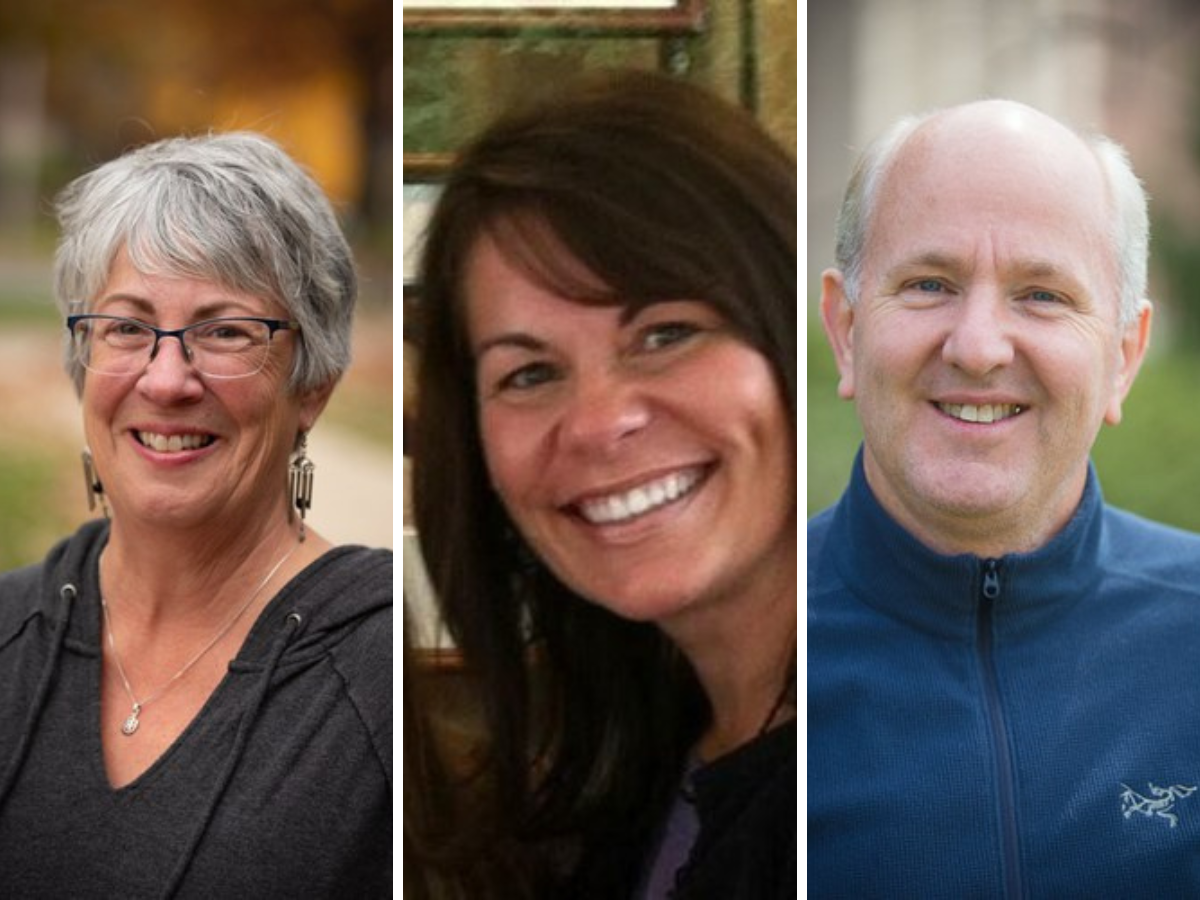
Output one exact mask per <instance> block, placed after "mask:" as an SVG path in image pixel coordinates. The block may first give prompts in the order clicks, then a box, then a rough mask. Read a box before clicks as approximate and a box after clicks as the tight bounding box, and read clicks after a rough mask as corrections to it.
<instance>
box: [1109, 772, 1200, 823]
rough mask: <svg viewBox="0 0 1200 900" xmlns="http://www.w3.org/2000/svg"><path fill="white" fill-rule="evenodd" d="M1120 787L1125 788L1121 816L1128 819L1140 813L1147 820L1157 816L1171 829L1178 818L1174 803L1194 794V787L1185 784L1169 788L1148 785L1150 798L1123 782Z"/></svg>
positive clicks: (1122, 794)
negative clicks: (1168, 824) (1165, 821)
mask: <svg viewBox="0 0 1200 900" xmlns="http://www.w3.org/2000/svg"><path fill="white" fill-rule="evenodd" d="M1121 787H1123V788H1125V790H1124V791H1123V792H1122V793H1121V814H1122V815H1123V816H1125V818H1127V819H1128V818H1129V817H1130V816H1132V815H1133V814H1134V813H1141V814H1142V815H1143V816H1146V817H1147V818H1151V817H1153V816H1158V817H1159V818H1161V819H1166V820H1167V822H1169V823H1170V825H1171V827H1172V828H1174V827H1175V826H1176V825H1178V824H1179V817H1178V816H1177V815H1175V812H1174V810H1175V801H1176V800H1182V799H1183V798H1184V797H1190V796H1191V795H1192V794H1194V793H1195V792H1196V788H1195V786H1192V787H1189V786H1187V785H1186V784H1176V785H1172V786H1171V787H1169V788H1163V787H1158V785H1155V784H1150V785H1149V789H1150V796H1149V797H1144V796H1142V795H1141V794H1139V793H1138V792H1137V791H1135V790H1134V789H1133V788H1131V787H1130V786H1129V785H1127V784H1125V783H1124V782H1122V783H1121Z"/></svg>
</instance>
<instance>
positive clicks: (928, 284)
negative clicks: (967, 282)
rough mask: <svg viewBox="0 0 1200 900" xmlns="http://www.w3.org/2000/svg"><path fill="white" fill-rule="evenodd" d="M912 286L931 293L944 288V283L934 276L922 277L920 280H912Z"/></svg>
mask: <svg viewBox="0 0 1200 900" xmlns="http://www.w3.org/2000/svg"><path fill="white" fill-rule="evenodd" d="M912 287H913V289H914V290H918V291H921V292H922V293H925V294H933V293H936V292H938V291H941V290H944V289H945V285H943V284H942V283H941V282H940V281H938V280H937V279H936V278H922V279H921V280H920V281H914V282H913V284H912Z"/></svg>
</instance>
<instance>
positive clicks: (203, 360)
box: [71, 316, 271, 378]
mask: <svg viewBox="0 0 1200 900" xmlns="http://www.w3.org/2000/svg"><path fill="white" fill-rule="evenodd" d="M71 334H72V340H73V343H74V348H75V354H76V358H77V359H78V360H79V361H80V363H82V364H83V366H84V367H85V368H86V369H87V370H88V371H90V372H96V373H98V374H102V375H131V374H133V373H135V372H140V371H141V370H142V369H144V368H145V367H146V366H147V365H148V364H149V362H150V360H151V358H152V354H153V355H157V353H161V352H163V342H165V341H169V340H172V339H174V338H175V335H158V334H156V333H155V330H154V329H153V328H151V327H150V326H148V325H145V324H143V323H141V322H137V321H135V320H133V319H122V318H115V317H114V318H105V317H100V316H98V317H94V318H87V319H82V320H80V321H78V322H76V323H75V326H74V328H73V330H72V333H71ZM179 337H180V338H181V339H182V341H183V346H184V350H185V351H186V355H187V357H188V361H189V362H190V363H191V364H192V366H193V367H195V369H196V371H198V372H200V373H201V374H202V375H209V376H212V377H214V378H241V377H243V376H246V375H253V374H255V373H256V372H258V371H259V370H260V369H262V367H263V365H264V364H265V363H266V361H267V356H268V355H269V353H270V346H271V327H270V326H269V325H268V324H267V323H266V322H260V321H257V320H255V319H237V318H230V319H214V320H212V321H210V322H198V323H196V324H195V325H192V326H190V327H189V328H187V329H184V331H183V333H182V335H179ZM156 342H157V350H156V349H155V345H156Z"/></svg>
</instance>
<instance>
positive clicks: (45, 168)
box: [0, 0, 393, 570]
mask: <svg viewBox="0 0 1200 900" xmlns="http://www.w3.org/2000/svg"><path fill="white" fill-rule="evenodd" d="M391 84H392V10H391V4H390V3H388V2H385V0H172V2H170V3H160V2H156V0H120V2H105V0H38V2H3V3H0V570H3V569H7V568H10V567H12V566H16V565H19V564H24V563H29V562H34V561H37V560H40V559H41V558H42V557H43V556H44V555H45V553H46V551H47V550H48V549H49V548H50V546H51V545H52V544H53V543H54V542H55V541H56V540H58V539H59V538H61V537H63V536H65V535H66V534H68V533H69V532H70V531H73V530H74V529H75V527H77V525H78V524H79V523H81V522H82V521H84V519H85V518H87V515H88V514H87V506H86V503H85V499H84V498H85V495H84V489H83V481H82V474H81V473H82V470H81V468H80V463H79V454H80V451H81V449H82V429H81V427H80V425H79V418H80V417H79V409H78V404H77V402H76V400H75V397H74V393H73V392H72V391H71V389H70V387H69V385H68V382H67V378H66V376H65V374H64V373H63V371H62V368H61V366H60V362H59V361H60V356H61V337H62V333H63V326H62V323H61V320H60V318H59V316H58V313H57V312H56V310H55V307H54V303H53V300H52V293H51V281H50V278H51V276H50V266H51V256H52V254H53V250H54V243H55V239H56V234H55V222H54V218H53V215H52V212H51V201H52V198H53V197H54V195H55V194H56V193H57V191H58V190H59V188H61V187H62V186H63V185H64V184H66V182H68V181H69V180H71V179H72V178H74V177H75V176H76V175H79V174H81V173H82V172H84V171H86V170H88V169H90V168H93V167H94V166H96V165H97V164H99V163H102V162H104V161H105V160H108V159H110V158H112V157H114V156H116V155H119V154H120V153H121V152H122V151H124V150H127V149H130V148H133V147H136V146H139V145H141V144H144V143H147V142H149V141H153V140H157V139H159V138H163V137H168V136H171V135H174V134H180V133H187V134H196V133H205V132H209V131H229V130H234V129H252V130H256V131H261V132H263V133H265V134H267V135H269V136H270V137H272V138H274V139H275V140H276V141H278V142H279V143H281V144H282V145H283V146H284V148H285V149H287V150H288V151H289V152H290V153H291V154H292V155H293V156H294V157H296V158H297V159H298V160H299V161H300V162H301V163H302V164H303V165H305V166H306V167H307V168H308V169H309V170H310V171H311V172H312V173H313V174H314V176H315V177H316V178H317V180H318V181H319V182H320V183H321V185H322V186H323V187H324V188H325V190H326V192H327V193H328V194H329V195H330V197H331V198H332V199H333V201H334V204H335V206H336V207H337V208H338V211H339V213H340V214H341V217H342V220H343V223H344V225H345V227H346V229H347V233H348V235H349V237H350V239H351V242H352V244H353V245H354V247H355V253H356V257H357V260H358V263H359V266H360V270H361V276H362V296H361V301H360V306H359V313H358V324H357V329H356V337H355V361H354V363H353V365H352V367H351V369H350V371H349V372H348V373H347V376H346V378H345V380H344V381H343V383H342V384H341V386H340V387H339V388H338V390H337V391H336V392H335V394H334V397H333V400H332V402H331V404H330V406H329V408H328V411H327V412H326V414H325V416H324V418H323V419H322V420H321V422H320V423H319V424H318V425H317V427H316V429H315V430H314V432H313V434H312V437H311V439H310V451H309V455H310V457H311V458H312V459H313V461H314V463H315V464H316V466H317V469H316V480H315V490H314V504H313V510H312V513H311V516H310V519H309V521H310V523H311V524H312V526H313V527H315V528H317V529H318V530H319V531H321V532H323V533H324V534H326V536H328V537H330V538H331V539H333V540H335V541H338V542H355V543H367V544H371V545H375V546H392V530H391V529H392V318H393V309H392V250H391V247H392V98H391Z"/></svg>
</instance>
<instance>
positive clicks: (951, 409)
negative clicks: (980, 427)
mask: <svg viewBox="0 0 1200 900" xmlns="http://www.w3.org/2000/svg"><path fill="white" fill-rule="evenodd" d="M938 409H940V410H941V411H942V412H944V413H945V414H946V415H948V416H950V417H952V418H955V419H960V420H962V421H963V422H983V423H984V424H988V423H991V422H999V421H1001V420H1003V419H1010V418H1012V417H1013V416H1015V415H1018V414H1019V413H1021V412H1023V411H1024V409H1025V407H1023V406H1018V405H1017V404H1015V403H985V404H982V405H979V406H977V405H975V404H974V403H939V404H938Z"/></svg>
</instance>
